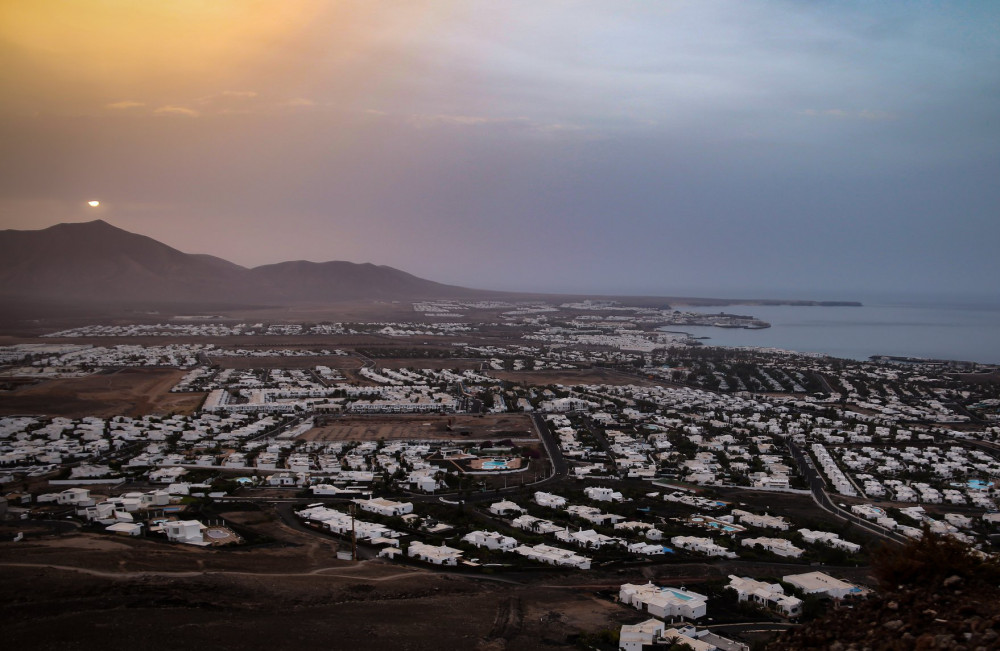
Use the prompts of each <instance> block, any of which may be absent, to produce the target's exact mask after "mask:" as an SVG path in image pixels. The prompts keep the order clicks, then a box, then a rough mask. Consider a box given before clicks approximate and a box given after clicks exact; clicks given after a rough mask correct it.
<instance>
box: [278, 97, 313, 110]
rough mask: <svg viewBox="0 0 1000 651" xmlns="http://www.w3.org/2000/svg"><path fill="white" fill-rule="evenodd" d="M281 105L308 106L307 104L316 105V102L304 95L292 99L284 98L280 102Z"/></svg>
mask: <svg viewBox="0 0 1000 651" xmlns="http://www.w3.org/2000/svg"><path fill="white" fill-rule="evenodd" d="M281 106H288V107H293V108H294V107H300V106H301V107H308V106H316V102H314V101H312V100H311V99H308V98H305V97H293V98H292V99H289V100H285V101H284V102H282V103H281Z"/></svg>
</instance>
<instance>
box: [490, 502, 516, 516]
mask: <svg viewBox="0 0 1000 651" xmlns="http://www.w3.org/2000/svg"><path fill="white" fill-rule="evenodd" d="M490 513H492V514H493V515H508V514H510V513H524V508H522V507H521V506H520V505H518V504H517V503H516V502H511V501H510V500H502V501H500V502H494V503H493V504H490Z"/></svg>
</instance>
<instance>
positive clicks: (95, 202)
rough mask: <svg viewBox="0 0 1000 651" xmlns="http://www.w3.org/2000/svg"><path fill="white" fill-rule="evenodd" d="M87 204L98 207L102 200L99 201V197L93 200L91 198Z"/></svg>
mask: <svg viewBox="0 0 1000 651" xmlns="http://www.w3.org/2000/svg"><path fill="white" fill-rule="evenodd" d="M87 205H88V206H90V207H91V208H96V207H98V206H99V205H101V202H100V201H98V200H97V199H93V200H91V201H88V202H87Z"/></svg>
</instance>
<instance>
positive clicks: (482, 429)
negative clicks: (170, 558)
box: [0, 301, 1000, 651]
mask: <svg viewBox="0 0 1000 651" xmlns="http://www.w3.org/2000/svg"><path fill="white" fill-rule="evenodd" d="M397 309H398V308H397ZM411 309H412V314H413V317H412V320H410V321H398V322H397V321H375V322H336V321H326V322H317V323H308V322H303V323H288V322H277V321H267V320H260V321H255V322H249V321H246V322H243V321H236V320H233V319H228V318H224V317H218V316H209V317H206V318H204V319H196V318H194V317H191V316H184V317H181V318H175V319H171V320H166V321H158V322H156V323H132V324H113V325H112V324H100V323H98V324H90V325H81V326H75V327H71V328H68V329H61V330H53V331H49V332H44V333H38V335H37V336H31V337H22V338H21V340H20V341H18V342H13V343H10V344H9V345H6V346H3V347H2V348H0V360H2V362H3V364H4V366H3V367H2V370H0V384H2V385H3V388H4V391H3V393H2V394H0V409H2V413H3V414H4V415H3V416H0V482H2V485H3V493H4V502H3V503H2V507H3V517H4V518H5V520H4V524H3V531H4V532H9V534H10V535H8V536H7V537H6V540H7V541H9V542H6V543H4V545H5V546H6V547H8V548H9V549H14V548H16V547H17V546H20V548H21V549H29V547H30V546H31V545H32V544H34V543H35V542H39V541H43V540H45V539H47V537H50V536H53V535H63V536H65V535H69V534H72V535H88V536H97V537H108V538H114V539H115V540H125V541H131V542H129V543H127V544H133V545H143V546H146V547H143V549H147V548H148V549H154V548H157V547H160V548H170V549H171V550H181V551H180V552H178V553H185V554H213V553H225V552H226V550H236V549H241V550H244V552H245V553H248V554H251V555H253V554H257V555H259V556H261V557H263V556H266V555H267V554H269V553H271V551H270V547H269V544H270V543H269V542H268V541H270V540H273V536H274V533H273V531H274V530H275V529H276V528H283V529H284V530H287V531H289V532H295V535H297V536H303V537H311V538H315V539H319V540H322V541H324V542H325V543H328V544H329V545H330V549H335V550H336V551H335V553H334V554H331V557H330V558H329V559H328V560H329V562H330V563H339V564H340V565H341V566H342V567H344V568H350V567H353V566H357V565H358V564H359V563H366V564H374V565H371V566H373V567H375V566H379V565H391V566H399V567H403V568H407V569H409V570H414V571H419V572H437V573H444V575H445V576H449V573H451V574H450V575H453V576H462V577H473V578H472V579H470V580H475V577H482V579H483V580H490V579H494V578H497V577H504V576H506V577H511V578H510V580H511V581H517V582H524V583H525V584H526V585H531V584H532V583H533V582H538V581H539V580H544V581H551V580H554V579H553V577H556V576H558V577H559V580H560V581H564V582H567V583H566V584H567V585H573V584H574V583H580V584H589V583H593V582H594V579H588V578H586V577H588V576H591V575H593V576H599V577H601V578H600V579H599V580H598V581H599V582H600V583H602V584H610V583H613V580H612V577H621V580H620V581H619V582H618V584H617V586H616V587H614V589H610V590H594V591H593V592H594V595H595V597H596V598H598V599H604V600H605V601H606V603H607V609H606V612H605V613H604V615H603V617H604V625H602V626H600V627H598V628H595V629H593V630H590V631H585V633H586V635H589V636H590V637H589V638H587V639H588V640H590V641H589V642H588V644H591V643H592V644H594V645H597V648H602V647H601V644H604V645H609V644H610V647H609V648H611V647H617V648H621V649H628V650H630V651H631V650H634V651H640V650H641V649H642V648H643V645H652V644H656V643H658V642H660V643H662V642H663V641H664V640H675V641H680V642H683V643H687V644H689V645H691V648H696V649H749V648H750V645H752V644H754V643H756V642H758V641H760V640H761V639H767V638H768V636H773V635H774V634H775V633H776V632H779V631H781V630H784V629H787V628H790V627H794V626H796V625H797V624H798V623H799V622H800V621H807V620H809V619H810V618H814V617H816V616H817V614H818V613H820V612H822V611H823V610H824V609H826V608H830V607H838V606H839V604H842V603H848V604H849V603H851V602H853V601H856V600H862V599H865V598H866V597H867V596H868V595H870V594H871V593H872V591H873V589H874V588H873V581H872V580H871V578H870V577H869V576H868V574H867V571H866V566H867V565H868V563H869V561H870V558H871V554H872V553H873V551H874V550H875V549H877V548H878V547H879V546H882V545H894V544H900V543H902V542H905V541H906V540H909V539H918V538H920V537H921V536H923V535H926V532H932V533H933V534H934V535H941V536H947V537H950V538H953V539H955V540H958V541H961V542H962V543H963V544H965V545H967V546H968V547H969V548H970V549H972V550H975V552H976V553H978V554H984V555H991V554H995V553H996V549H997V543H998V542H1000V511H998V508H997V507H998V499H1000V489H998V487H997V482H998V481H1000V445H998V438H1000V418H998V411H1000V409H998V408H1000V384H998V383H997V382H996V380H995V378H996V371H997V369H995V368H992V367H989V366H983V365H970V364H961V363H954V364H953V363H942V362H930V361H919V360H917V361H907V362H898V361H892V360H869V361H855V360H844V359H835V358H830V357H824V356H818V355H802V354H796V353H792V352H789V351H780V350H769V349H752V348H731V349H726V348H716V347H712V346H711V345H710V341H708V342H705V341H701V340H697V339H694V338H692V337H690V336H688V335H686V334H685V333H683V332H682V330H683V326H684V325H713V326H718V327H745V328H764V327H767V324H766V323H763V322H761V321H759V320H757V319H755V318H753V317H752V316H737V315H727V314H724V313H723V314H714V315H712V314H708V313H698V312H681V311H677V310H673V309H671V308H670V307H669V306H663V307H659V308H654V307H628V306H626V305H621V304H618V303H615V302H612V301H586V302H578V303H544V302H529V303H508V302H502V301H476V302H472V301H469V302H461V301H435V302H417V303H413V304H412V306H411ZM818 309H821V308H818ZM456 319H460V320H456ZM64 397H65V398H66V399H65V400H64V399H63V398H64ZM40 405H44V407H42V408H39V406H40ZM255 514H256V515H255ZM258 516H259V517H258ZM67 521H68V522H72V523H73V529H72V531H71V532H67V531H66V529H65V526H64V524H63V523H66V522H67ZM262 525H266V526H262ZM60 532H61V533H60ZM12 558H15V557H14V556H11V555H9V554H8V555H5V559H6V560H10V559H12ZM12 562H13V561H12ZM150 564H151V567H155V560H151V561H150ZM706 568H708V569H706ZM542 577H548V578H544V579H543V578H542ZM358 578H359V580H360V579H361V578H362V577H361V575H359V577H358ZM643 579H645V580H643ZM511 617H512V616H511ZM508 619H509V618H508ZM515 619H516V618H515ZM738 622H740V623H742V624H741V625H736V624H737V623H738ZM746 622H751V624H749V625H747V624H746ZM730 623H731V624H732V625H731V626H730V625H729V624H730ZM723 624H725V626H722V625H723ZM518 626H519V625H515V623H514V620H513V619H511V621H509V622H507V624H505V625H504V626H501V627H500V628H501V629H503V630H501V631H500V632H498V633H496V634H497V635H501V636H502V635H506V636H508V638H509V637H511V636H512V635H527V634H529V632H528V628H527V626H526V625H524V626H523V627H521V628H519V627H518ZM720 626H722V627H721V628H720ZM504 627H506V628H504ZM604 629H609V630H608V631H606V632H607V636H606V639H603V642H602V639H601V638H600V635H598V633H599V632H600V631H601V630H604ZM610 629H613V630H610ZM762 631H763V632H762ZM567 639H568V638H567ZM574 639H577V641H579V640H578V638H574ZM609 640H610V642H609ZM563 641H565V640H563Z"/></svg>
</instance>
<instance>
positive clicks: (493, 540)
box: [462, 531, 518, 552]
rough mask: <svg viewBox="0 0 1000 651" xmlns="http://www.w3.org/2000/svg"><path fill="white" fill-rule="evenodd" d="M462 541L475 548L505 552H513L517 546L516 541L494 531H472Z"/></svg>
mask: <svg viewBox="0 0 1000 651" xmlns="http://www.w3.org/2000/svg"><path fill="white" fill-rule="evenodd" d="M462 540H464V541H465V542H467V543H469V544H470V545H475V546H476V547H485V548H486V549H499V550H501V551H505V552H509V551H513V549H514V548H515V547H517V545H518V543H517V540H515V539H514V538H511V537H510V536H504V535H502V534H499V533H497V532H495V531H473V532H471V533H469V534H466V535H465V536H464V537H463V538H462Z"/></svg>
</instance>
